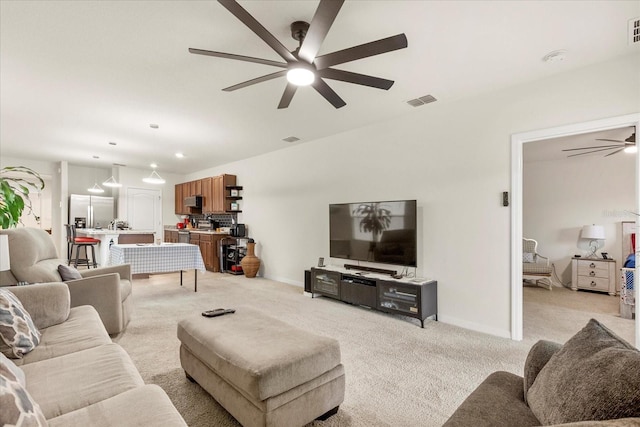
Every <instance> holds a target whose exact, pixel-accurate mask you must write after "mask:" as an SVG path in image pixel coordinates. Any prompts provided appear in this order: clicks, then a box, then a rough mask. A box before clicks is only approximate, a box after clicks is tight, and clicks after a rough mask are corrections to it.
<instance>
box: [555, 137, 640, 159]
mask: <svg viewBox="0 0 640 427" xmlns="http://www.w3.org/2000/svg"><path fill="white" fill-rule="evenodd" d="M596 141H606V142H615V144H609V145H595V146H592V147H583V148H569V149H566V150H562V151H582V150H590V151H582V152H580V153H575V154H571V155H569V156H567V157H576V156H583V155H585V154H591V153H597V152H600V151H611V150H614V151H611V152H610V153H608V154H605V156H604V157H609V156H613V155H614V154H616V153H619V152H620V151H625V152H627V153H635V152H637V150H638V147H637V146H636V133H635V132H634V133H632V134H631V136H629V137H628V138H627V139H625V140H624V141H621V140H619V139H608V138H597V139H596Z"/></svg>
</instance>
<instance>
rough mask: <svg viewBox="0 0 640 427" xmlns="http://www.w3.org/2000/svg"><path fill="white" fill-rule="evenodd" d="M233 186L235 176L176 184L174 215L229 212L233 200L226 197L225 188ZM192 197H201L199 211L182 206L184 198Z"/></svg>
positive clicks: (221, 176)
mask: <svg viewBox="0 0 640 427" xmlns="http://www.w3.org/2000/svg"><path fill="white" fill-rule="evenodd" d="M235 185H236V176H235V175H227V174H225V175H219V176H213V177H209V178H202V179H198V180H195V181H189V182H183V183H182V184H176V189H175V197H176V201H175V213H176V215H189V214H201V213H202V214H205V213H207V214H209V213H226V212H229V211H230V209H231V202H232V201H233V200H232V199H230V198H229V197H228V194H227V193H228V192H229V190H228V189H227V187H235ZM192 196H202V198H203V200H202V209H201V210H200V209H194V208H188V207H186V206H184V198H185V197H192ZM236 199H237V198H236Z"/></svg>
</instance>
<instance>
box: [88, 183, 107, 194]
mask: <svg viewBox="0 0 640 427" xmlns="http://www.w3.org/2000/svg"><path fill="white" fill-rule="evenodd" d="M87 191H88V192H89V193H104V190H103V189H102V187H100V186H99V185H98V183H97V182H96V183H95V184H93V187H91V188H87Z"/></svg>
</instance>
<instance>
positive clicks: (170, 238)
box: [164, 230, 178, 243]
mask: <svg viewBox="0 0 640 427" xmlns="http://www.w3.org/2000/svg"><path fill="white" fill-rule="evenodd" d="M164 241H165V242H166V243H178V231H177V230H164Z"/></svg>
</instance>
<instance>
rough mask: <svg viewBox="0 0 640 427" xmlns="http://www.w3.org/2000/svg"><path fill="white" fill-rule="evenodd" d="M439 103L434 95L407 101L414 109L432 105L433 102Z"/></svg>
mask: <svg viewBox="0 0 640 427" xmlns="http://www.w3.org/2000/svg"><path fill="white" fill-rule="evenodd" d="M435 101H437V99H436V98H435V97H434V96H432V95H425V96H421V97H420V98H416V99H410V100H408V101H407V104H409V105H411V106H412V107H419V106H421V105H425V104H430V103H432V102H435Z"/></svg>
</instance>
